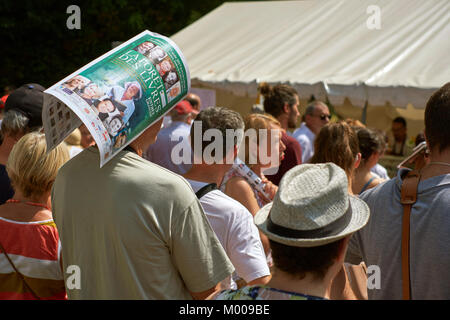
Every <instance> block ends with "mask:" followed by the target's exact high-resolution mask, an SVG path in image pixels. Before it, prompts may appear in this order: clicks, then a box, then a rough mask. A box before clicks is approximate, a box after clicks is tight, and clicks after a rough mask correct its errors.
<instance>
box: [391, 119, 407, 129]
mask: <svg viewBox="0 0 450 320" xmlns="http://www.w3.org/2000/svg"><path fill="white" fill-rule="evenodd" d="M392 122H396V123H401V124H403V126H404V127H405V128H406V120H405V118H403V117H397V118H395V119H394V120H392Z"/></svg>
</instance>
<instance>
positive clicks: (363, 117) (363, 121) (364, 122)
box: [361, 100, 369, 125]
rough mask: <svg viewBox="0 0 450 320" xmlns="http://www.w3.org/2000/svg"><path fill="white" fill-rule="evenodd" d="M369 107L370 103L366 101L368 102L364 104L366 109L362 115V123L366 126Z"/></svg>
mask: <svg viewBox="0 0 450 320" xmlns="http://www.w3.org/2000/svg"><path fill="white" fill-rule="evenodd" d="M368 105H369V102H368V101H367V100H366V102H365V103H364V108H363V110H362V115H361V122H362V123H363V124H364V125H365V124H366V121H367V107H368Z"/></svg>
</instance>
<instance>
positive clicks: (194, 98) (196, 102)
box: [184, 93, 200, 111]
mask: <svg viewBox="0 0 450 320" xmlns="http://www.w3.org/2000/svg"><path fill="white" fill-rule="evenodd" d="M184 100H186V101H188V102H189V103H190V104H191V106H192V108H194V109H195V110H197V111H200V97H199V96H198V95H196V94H195V93H189V94H188V95H187V96H186V98H184Z"/></svg>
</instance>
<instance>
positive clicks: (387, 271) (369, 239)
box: [347, 169, 450, 299]
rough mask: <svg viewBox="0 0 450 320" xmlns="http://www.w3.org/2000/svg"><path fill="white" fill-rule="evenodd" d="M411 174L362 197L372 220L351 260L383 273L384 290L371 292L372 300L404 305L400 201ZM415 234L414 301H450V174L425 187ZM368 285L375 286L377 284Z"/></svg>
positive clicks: (414, 214)
mask: <svg viewBox="0 0 450 320" xmlns="http://www.w3.org/2000/svg"><path fill="white" fill-rule="evenodd" d="M407 172H408V169H402V170H400V171H399V173H398V175H397V177H396V178H394V179H392V180H389V181H387V182H385V183H382V184H380V185H378V186H377V187H375V188H373V189H369V190H367V191H366V192H364V193H363V194H362V195H361V196H360V198H361V199H362V200H364V201H366V203H367V204H368V205H369V208H370V211H371V214H370V219H369V222H368V223H367V225H366V226H365V227H364V228H363V229H361V230H359V231H358V232H356V233H355V234H354V235H353V236H352V238H351V240H350V243H349V248H348V256H347V257H349V256H355V255H357V256H360V257H361V258H362V259H363V261H365V262H366V265H367V266H368V267H369V266H371V265H376V266H378V267H379V270H380V276H381V277H380V280H381V281H380V288H379V289H376V288H372V289H371V288H370V287H369V288H368V289H369V290H368V296H369V299H402V270H401V235H402V216H403V205H402V204H401V203H400V195H401V184H402V178H403V177H404V176H405V174H406V173H407ZM410 230H411V231H410V239H411V240H410V273H411V298H412V299H450V274H449V270H450V174H446V175H440V176H436V177H432V178H429V179H426V180H423V181H420V183H419V186H418V191H417V202H416V203H415V204H414V205H413V207H412V210H411V220H410ZM373 270H376V269H375V268H374V269H373ZM375 274H376V271H373V272H372V273H370V274H369V277H372V276H374V275H375ZM369 285H371V286H374V285H376V281H375V278H371V279H370V280H369Z"/></svg>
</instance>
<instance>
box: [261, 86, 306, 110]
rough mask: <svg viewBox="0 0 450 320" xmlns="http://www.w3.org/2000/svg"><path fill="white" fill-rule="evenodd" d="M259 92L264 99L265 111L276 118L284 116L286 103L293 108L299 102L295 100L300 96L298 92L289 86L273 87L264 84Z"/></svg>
mask: <svg viewBox="0 0 450 320" xmlns="http://www.w3.org/2000/svg"><path fill="white" fill-rule="evenodd" d="M259 91H260V92H261V94H262V95H263V97H264V111H265V112H267V113H269V114H271V115H272V116H274V117H275V118H277V117H278V116H280V115H281V114H283V107H284V104H285V103H287V104H288V105H289V107H292V106H294V104H295V103H296V102H297V100H296V99H295V97H296V96H298V93H297V91H296V90H295V89H294V88H293V87H291V86H289V85H287V84H277V85H276V86H274V87H272V86H270V85H269V84H267V83H262V84H261V85H260V87H259Z"/></svg>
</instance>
